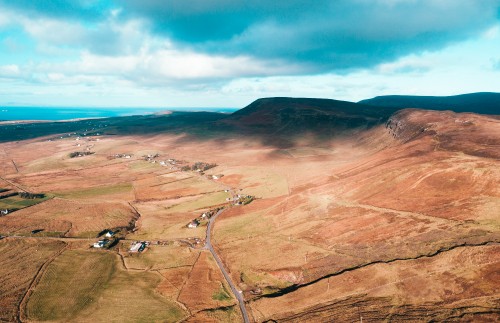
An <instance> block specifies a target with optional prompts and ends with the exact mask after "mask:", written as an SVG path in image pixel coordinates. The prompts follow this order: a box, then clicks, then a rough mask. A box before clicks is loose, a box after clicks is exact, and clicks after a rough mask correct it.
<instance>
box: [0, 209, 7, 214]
mask: <svg viewBox="0 0 500 323" xmlns="http://www.w3.org/2000/svg"><path fill="white" fill-rule="evenodd" d="M7 214H9V210H7V209H5V210H0V215H7Z"/></svg>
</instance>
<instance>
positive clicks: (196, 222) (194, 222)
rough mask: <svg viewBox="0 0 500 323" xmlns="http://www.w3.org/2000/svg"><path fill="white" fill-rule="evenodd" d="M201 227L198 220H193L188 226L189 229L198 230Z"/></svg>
mask: <svg viewBox="0 0 500 323" xmlns="http://www.w3.org/2000/svg"><path fill="white" fill-rule="evenodd" d="M199 225H200V222H198V221H197V220H193V221H191V222H190V223H189V224H188V228H190V229H193V228H197V227H198V226H199Z"/></svg>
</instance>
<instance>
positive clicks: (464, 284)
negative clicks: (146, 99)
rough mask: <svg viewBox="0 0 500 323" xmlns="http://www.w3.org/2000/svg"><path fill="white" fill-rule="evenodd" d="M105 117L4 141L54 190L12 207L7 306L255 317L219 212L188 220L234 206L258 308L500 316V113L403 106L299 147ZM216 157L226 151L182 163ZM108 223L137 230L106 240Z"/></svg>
mask: <svg viewBox="0 0 500 323" xmlns="http://www.w3.org/2000/svg"><path fill="white" fill-rule="evenodd" d="M245 118H247V119H245V120H247V121H248V120H250V119H248V118H250V117H245ZM266 120H267V119H266ZM110 129H111V130H113V131H115V130H114V128H110ZM111 130H109V132H110V133H111V132H112V131H111ZM200 131H201V130H200ZM103 133H104V135H101V136H99V137H90V138H82V139H81V140H78V141H77V140H75V137H64V138H63V139H60V138H58V139H51V140H50V141H49V140H48V137H45V138H35V139H30V140H24V141H17V142H6V143H0V152H1V153H0V165H2V166H1V168H0V172H1V174H0V176H1V179H0V181H1V182H0V187H6V188H9V189H23V190H27V191H29V192H36V193H44V194H47V196H49V197H50V198H47V199H45V200H43V201H38V202H39V203H37V204H36V205H33V206H29V207H26V208H24V209H22V210H19V211H15V212H13V213H10V214H8V215H6V216H2V217H0V235H5V236H10V237H6V238H4V239H2V240H0V262H1V264H2V265H1V266H0V320H3V321H17V320H21V321H30V322H39V321H53V322H67V321H72V322H97V321H108V322H141V321H148V322H165V321H167V322H177V321H188V322H220V321H225V322H234V321H242V316H241V313H240V310H239V307H238V302H237V300H236V299H235V297H234V295H233V293H232V291H231V289H230V286H229V285H228V283H227V282H226V280H225V279H224V277H223V275H222V273H221V271H220V269H219V268H218V266H217V263H216V262H215V260H214V259H213V257H212V255H211V254H210V253H209V252H208V251H207V250H205V249H204V245H205V244H204V240H205V238H206V235H207V222H206V220H203V221H201V224H200V225H199V226H198V227H197V228H188V227H187V224H188V223H190V222H191V221H192V220H193V219H195V218H199V217H200V215H201V214H202V213H204V212H206V211H208V210H210V209H213V208H216V207H221V206H225V207H226V209H225V210H224V211H223V212H222V213H221V214H220V216H219V217H218V218H217V221H216V222H215V224H214V227H213V231H212V232H211V237H212V244H213V246H214V248H215V251H216V252H217V254H218V255H219V257H220V258H221V260H222V262H223V263H224V266H225V268H226V269H227V271H228V272H229V274H230V276H231V279H232V281H233V282H234V283H235V285H236V288H237V289H238V290H241V291H242V295H243V297H244V298H245V301H246V308H247V309H248V311H249V315H250V318H251V320H252V321H257V322H263V321H270V320H275V321H283V322H286V321H291V322H323V321H339V322H353V321H359V320H365V321H367V322H368V321H406V320H408V321H430V320H434V321H454V320H462V321H483V322H491V321H495V320H499V319H500V292H499V290H500V276H499V270H498V268H499V264H500V259H499V255H500V249H499V248H500V246H499V243H500V221H499V215H500V186H499V185H498V183H499V182H500V120H499V119H498V118H497V117H492V116H481V115H475V114H455V113H452V112H449V111H447V112H435V111H424V110H403V111H400V112H398V113H396V114H395V115H393V116H392V117H391V119H390V120H389V122H388V123H387V124H386V125H384V124H379V125H376V126H373V127H371V128H368V129H364V128H363V129H356V130H353V131H352V132H349V135H345V136H343V135H339V136H336V137H333V138H328V140H316V139H314V137H312V136H311V137H309V136H308V135H304V136H303V137H301V138H298V139H297V138H296V140H295V141H294V142H293V145H289V144H288V145H285V144H281V141H279V144H276V142H277V139H276V137H277V135H276V136H275V135H272V136H269V137H265V138H261V137H258V136H251V135H249V136H236V137H231V136H222V135H221V136H215V137H214V136H194V135H193V136H191V135H189V134H187V133H183V132H179V133H168V132H165V133H150V134H147V133H143V134H127V135H123V134H115V133H114V132H113V135H111V134H109V135H107V134H106V131H103ZM51 138H52V137H51ZM96 139H99V141H97V140H96ZM278 139H280V138H278ZM281 139H283V138H281ZM286 139H288V138H286ZM77 144H80V145H81V146H76V145H77ZM87 147H88V148H89V151H92V152H95V154H92V155H88V156H83V157H78V158H70V157H69V154H70V153H71V152H74V151H76V150H77V149H82V150H84V149H86V148H87ZM116 154H130V155H131V158H119V157H116V156H115V155H116ZM156 154H158V155H159V156H158V157H154V158H153V159H154V163H153V160H150V161H148V160H147V157H144V156H147V155H156ZM168 159H175V160H176V161H177V162H178V163H176V164H170V163H164V165H162V164H160V162H162V161H163V162H165V161H167V160H168ZM199 161H203V162H206V163H214V164H217V166H216V167H214V168H212V169H209V170H207V171H206V172H205V173H204V174H200V173H199V172H195V171H181V170H180V169H179V168H180V166H182V165H187V164H192V163H195V162H199ZM13 162H15V165H16V167H17V169H16V167H13V166H12V165H13ZM217 174H222V175H224V176H223V177H222V178H220V179H211V178H210V179H209V178H207V175H217ZM238 194H240V195H252V196H255V197H256V200H254V201H253V202H252V203H250V204H248V205H244V206H243V205H231V203H229V202H228V200H227V199H228V198H232V197H234V196H236V195H238ZM7 202H9V200H2V199H0V203H7ZM9 203H10V202H9ZM0 205H2V204H0ZM0 209H1V207H0ZM105 229H121V233H120V235H119V238H120V239H121V241H116V242H115V243H113V244H112V245H111V246H110V248H109V249H103V250H96V249H91V248H90V246H91V245H92V244H93V243H94V242H96V241H97V239H96V235H97V234H98V233H99V232H101V231H103V230H105ZM34 230H35V231H34ZM39 230H42V231H39ZM37 231H39V232H37ZM134 241H148V242H150V243H151V244H150V245H149V246H148V247H147V248H146V249H145V250H144V251H143V252H142V253H131V252H129V248H130V246H131V245H132V243H133V242H134ZM68 246H69V247H68ZM19 273H22V275H20V274H19Z"/></svg>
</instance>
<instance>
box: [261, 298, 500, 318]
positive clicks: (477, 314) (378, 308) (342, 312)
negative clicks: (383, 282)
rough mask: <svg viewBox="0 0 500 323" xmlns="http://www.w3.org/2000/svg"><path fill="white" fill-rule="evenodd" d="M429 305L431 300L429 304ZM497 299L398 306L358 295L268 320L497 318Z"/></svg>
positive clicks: (382, 299) (385, 300)
mask: <svg viewBox="0 0 500 323" xmlns="http://www.w3.org/2000/svg"><path fill="white" fill-rule="evenodd" d="M429 305H430V304H429ZM498 305H499V304H498V300H497V301H495V300H494V299H489V300H486V301H484V300H483V301H481V303H478V304H467V305H459V304H456V306H453V305H448V306H426V305H405V306H395V304H394V303H393V300H392V299H391V298H390V297H366V296H356V297H349V298H346V299H343V300H336V301H333V302H328V303H324V304H320V305H316V306H313V307H310V308H307V309H306V310H305V311H303V312H301V313H298V314H292V313H290V314H289V315H287V314H284V315H281V316H279V317H275V318H273V319H269V320H267V321H265V322H363V320H364V321H366V322H380V321H395V322H399V321H412V322H421V321H422V322H436V321H438V322H442V321H463V322H470V321H474V322H494V321H496V320H497V319H498V317H499V315H500V310H499V309H498Z"/></svg>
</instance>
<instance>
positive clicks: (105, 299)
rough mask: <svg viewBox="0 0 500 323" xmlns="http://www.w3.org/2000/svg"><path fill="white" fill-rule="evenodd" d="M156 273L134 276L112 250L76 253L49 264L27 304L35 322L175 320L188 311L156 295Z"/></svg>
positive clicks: (66, 253) (64, 254)
mask: <svg viewBox="0 0 500 323" xmlns="http://www.w3.org/2000/svg"><path fill="white" fill-rule="evenodd" d="M161 280H162V278H161V276H160V274H158V273H156V272H148V271H145V272H129V271H125V270H123V269H122V268H121V265H120V264H119V258H118V257H117V256H116V255H115V254H112V253H109V252H101V251H99V252H94V251H84V250H71V251H67V252H65V253H63V254H62V255H61V256H60V257H58V258H57V259H56V260H55V261H54V262H52V263H51V264H50V266H49V267H48V269H47V272H46V273H45V274H44V276H43V277H42V279H41V281H40V283H39V285H38V286H37V287H36V289H35V292H34V293H33V295H32V297H31V298H30V300H29V302H28V307H27V310H28V317H29V319H30V320H32V321H48V320H50V321H58V322H68V321H83V322H103V321H106V322H159V321H162V322H165V321H168V322H172V321H179V320H181V319H183V318H184V317H185V316H186V315H185V313H184V311H183V310H182V309H181V308H180V307H179V306H178V305H176V304H175V303H173V302H171V301H169V300H167V299H165V298H163V297H162V296H160V295H159V294H157V293H156V292H155V289H156V287H157V286H158V284H159V283H160V282H161Z"/></svg>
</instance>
